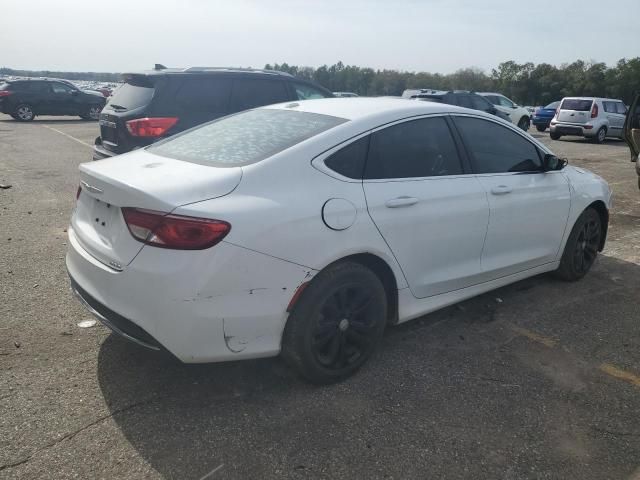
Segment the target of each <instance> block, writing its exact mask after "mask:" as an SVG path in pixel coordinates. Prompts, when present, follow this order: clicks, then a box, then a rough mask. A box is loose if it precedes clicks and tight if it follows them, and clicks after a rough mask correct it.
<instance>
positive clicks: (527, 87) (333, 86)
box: [265, 57, 640, 105]
mask: <svg viewBox="0 0 640 480" xmlns="http://www.w3.org/2000/svg"><path fill="white" fill-rule="evenodd" d="M265 68H266V69H270V70H279V71H283V72H287V73H290V74H292V75H295V76H298V77H302V78H306V79H309V80H313V81H315V82H317V83H319V84H320V85H323V86H324V87H326V88H328V89H329V90H331V91H334V92H336V91H347V92H354V93H357V94H358V95H369V96H377V95H401V94H402V92H403V91H404V90H405V89H407V88H433V89H436V90H472V91H477V92H483V91H492V92H500V93H502V94H504V95H506V96H507V97H509V98H511V99H512V100H514V101H516V102H517V103H520V104H521V105H546V104H548V103H550V102H553V101H555V100H560V99H561V98H562V97H568V96H596V97H610V98H619V99H621V100H623V101H624V102H626V103H627V104H629V103H631V101H632V100H633V97H634V94H635V93H636V92H638V91H639V90H640V57H635V58H631V59H626V58H623V59H621V60H619V61H618V62H617V63H616V64H615V65H614V66H612V67H607V65H606V64H605V63H600V62H585V61H583V60H577V61H575V62H573V63H569V64H563V65H560V66H555V65H551V64H548V63H539V64H537V65H536V64H534V63H532V62H526V63H517V62H514V61H511V60H510V61H508V62H503V63H501V64H499V65H498V67H497V68H494V69H492V70H491V72H490V73H486V72H485V71H484V70H481V69H478V68H463V69H460V70H458V71H456V72H454V73H450V74H446V75H445V74H440V73H429V72H403V71H397V70H374V69H372V68H363V67H358V66H355V65H344V64H343V63H342V62H338V63H336V64H335V65H331V66H327V65H323V66H321V67H318V68H312V67H299V66H296V65H288V64H286V63H283V64H277V63H276V64H273V65H271V64H267V65H265Z"/></svg>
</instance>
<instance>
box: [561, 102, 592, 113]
mask: <svg viewBox="0 0 640 480" xmlns="http://www.w3.org/2000/svg"><path fill="white" fill-rule="evenodd" d="M592 103H593V100H579V99H573V100H572V99H566V100H563V101H562V107H560V108H561V109H562V110H576V111H578V112H588V111H589V110H591V104H592Z"/></svg>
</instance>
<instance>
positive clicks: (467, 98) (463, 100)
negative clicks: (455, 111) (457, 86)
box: [456, 95, 474, 108]
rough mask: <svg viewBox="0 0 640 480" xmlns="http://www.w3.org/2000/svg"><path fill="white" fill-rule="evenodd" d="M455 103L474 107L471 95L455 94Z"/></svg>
mask: <svg viewBox="0 0 640 480" xmlns="http://www.w3.org/2000/svg"><path fill="white" fill-rule="evenodd" d="M456 100H457V102H456V105H460V106H461V107H465V108H474V107H473V102H472V101H471V95H456Z"/></svg>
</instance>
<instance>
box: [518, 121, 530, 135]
mask: <svg viewBox="0 0 640 480" xmlns="http://www.w3.org/2000/svg"><path fill="white" fill-rule="evenodd" d="M530 126H531V123H530V122H529V117H522V118H521V119H520V120H519V121H518V128H520V129H521V130H524V131H525V132H526V131H527V130H529V127H530Z"/></svg>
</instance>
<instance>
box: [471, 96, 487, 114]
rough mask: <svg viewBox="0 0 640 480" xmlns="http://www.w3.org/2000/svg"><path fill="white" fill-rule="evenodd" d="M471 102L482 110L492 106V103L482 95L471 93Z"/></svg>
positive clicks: (474, 107) (475, 107)
mask: <svg viewBox="0 0 640 480" xmlns="http://www.w3.org/2000/svg"><path fill="white" fill-rule="evenodd" d="M471 104H472V105H473V107H472V108H473V109H475V110H482V111H483V112H484V111H486V110H488V109H490V108H491V104H490V103H489V102H488V101H487V100H486V99H484V98H482V97H481V96H480V95H471Z"/></svg>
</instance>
